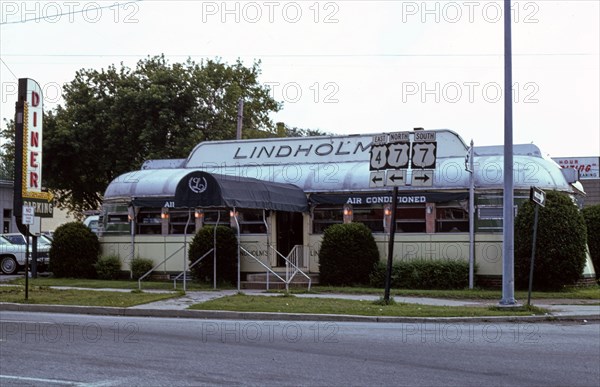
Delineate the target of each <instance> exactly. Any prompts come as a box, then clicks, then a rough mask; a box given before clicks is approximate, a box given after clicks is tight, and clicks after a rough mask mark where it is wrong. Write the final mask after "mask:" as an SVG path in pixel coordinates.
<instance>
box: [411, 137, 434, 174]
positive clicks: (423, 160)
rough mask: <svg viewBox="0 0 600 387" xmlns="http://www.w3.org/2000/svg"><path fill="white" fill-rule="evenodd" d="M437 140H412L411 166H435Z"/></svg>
mask: <svg viewBox="0 0 600 387" xmlns="http://www.w3.org/2000/svg"><path fill="white" fill-rule="evenodd" d="M436 153H437V142H413V145H412V158H411V167H412V168H435V161H436Z"/></svg>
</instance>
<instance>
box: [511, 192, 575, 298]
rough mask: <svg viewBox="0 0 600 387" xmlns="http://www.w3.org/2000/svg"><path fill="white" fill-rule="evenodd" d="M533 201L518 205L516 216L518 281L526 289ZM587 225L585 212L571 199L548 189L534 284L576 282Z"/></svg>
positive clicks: (551, 285)
mask: <svg viewBox="0 0 600 387" xmlns="http://www.w3.org/2000/svg"><path fill="white" fill-rule="evenodd" d="M533 222H534V204H533V203H531V202H526V203H524V204H523V205H521V206H520V207H519V212H518V214H517V217H516V219H515V283H516V285H517V286H518V287H520V288H527V286H528V282H529V266H530V261H531V247H532V241H533ZM585 249H586V228H585V221H584V219H583V215H582V214H581V212H580V211H579V209H578V208H577V206H576V205H575V204H574V203H573V201H572V200H571V198H570V197H569V196H568V195H567V194H565V193H562V192H558V191H548V192H547V193H546V205H545V207H540V208H539V217H538V228H537V238H536V250H535V263H534V271H533V287H534V289H540V290H547V289H549V290H552V289H561V288H562V287H563V286H565V285H573V284H575V283H576V282H577V281H578V280H579V278H580V277H581V274H582V273H583V268H584V266H585Z"/></svg>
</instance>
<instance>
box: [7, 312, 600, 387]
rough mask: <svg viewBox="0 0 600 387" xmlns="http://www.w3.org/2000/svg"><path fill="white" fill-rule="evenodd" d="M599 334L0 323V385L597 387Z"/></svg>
mask: <svg viewBox="0 0 600 387" xmlns="http://www.w3.org/2000/svg"><path fill="white" fill-rule="evenodd" d="M599 382H600V325H599V324H583V325H580V324H577V325H576V324H570V325H567V324H557V323H555V324H546V323H544V324H541V323H537V324H530V323H503V324H492V323H489V324H486V323H473V324H470V323H457V324H448V323H433V322H432V323H428V324H409V323H402V324H387V323H385V324H382V323H324V322H267V321H255V322H253V321H233V320H222V321H216V320H215V321H211V320H195V319H166V318H124V317H103V316H82V315H65V314H45V313H25V312H7V311H3V312H1V314H0V385H2V386H3V387H4V386H22V385H36V386H56V385H78V386H85V385H87V386H113V385H114V386H125V385H127V386H132V385H144V386H159V385H164V386H178V385H228V386H229V385H261V386H266V385H277V386H280V385H319V386H322V385H330V386H342V385H344V386H353V385H360V386H372V385H386V386H387V385H411V386H449V385H457V386H458V385H460V386H468V385H473V386H481V385H487V386H502V385H511V386H515V385H519V386H541V385H544V386H598V383H599Z"/></svg>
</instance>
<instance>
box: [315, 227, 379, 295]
mask: <svg viewBox="0 0 600 387" xmlns="http://www.w3.org/2000/svg"><path fill="white" fill-rule="evenodd" d="M377 262H379V250H377V245H376V244H375V239H374V238H373V234H371V230H369V228H368V227H367V226H365V225H364V224H362V223H348V224H335V225H333V226H331V227H329V228H327V229H326V230H325V233H324V235H323V242H322V243H321V250H320V251H319V264H320V275H319V281H320V282H321V283H322V284H326V285H355V284H366V283H368V282H369V275H370V274H371V272H372V271H373V268H374V267H375V264H376V263H377Z"/></svg>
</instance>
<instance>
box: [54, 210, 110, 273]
mask: <svg viewBox="0 0 600 387" xmlns="http://www.w3.org/2000/svg"><path fill="white" fill-rule="evenodd" d="M99 255H100V242H98V237H97V236H96V234H94V233H93V232H91V231H90V229H89V228H87V227H86V226H85V225H84V224H83V223H81V222H69V223H65V224H63V225H61V226H59V227H58V228H57V229H56V231H55V232H54V239H53V241H52V247H51V248H50V267H49V269H50V271H51V272H52V273H53V274H54V276H55V277H70V278H95V277H96V268H95V267H94V264H95V263H96V262H98V256H99Z"/></svg>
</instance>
